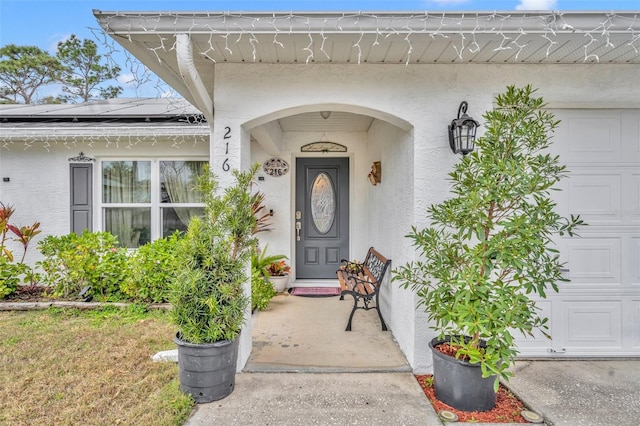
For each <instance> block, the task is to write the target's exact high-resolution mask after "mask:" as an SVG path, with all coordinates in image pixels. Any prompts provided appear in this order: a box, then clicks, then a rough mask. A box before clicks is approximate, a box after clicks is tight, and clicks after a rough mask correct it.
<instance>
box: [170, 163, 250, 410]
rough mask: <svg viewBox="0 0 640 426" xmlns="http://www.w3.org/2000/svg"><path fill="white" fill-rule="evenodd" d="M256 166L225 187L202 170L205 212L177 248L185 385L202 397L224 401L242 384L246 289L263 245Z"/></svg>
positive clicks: (175, 316) (175, 311)
mask: <svg viewBox="0 0 640 426" xmlns="http://www.w3.org/2000/svg"><path fill="white" fill-rule="evenodd" d="M256 171H257V166H254V167H252V168H251V169H250V170H248V171H246V172H239V171H234V176H235V179H236V182H235V184H234V185H232V186H229V187H228V188H225V189H221V188H219V185H218V182H217V180H216V178H215V176H213V175H212V174H211V173H210V172H209V170H208V169H207V170H206V171H205V173H204V174H203V175H202V176H200V178H199V180H198V190H199V191H200V192H201V193H202V195H203V199H204V204H205V208H204V214H203V216H202V217H194V218H192V220H191V221H190V223H189V227H188V229H187V233H186V235H185V238H184V239H183V241H182V245H181V247H180V250H179V251H178V256H179V259H178V260H179V261H178V264H179V265H180V266H179V271H177V274H176V278H175V279H174V280H173V282H172V287H171V294H170V301H171V304H172V310H171V316H172V320H173V321H174V323H175V324H176V325H177V326H178V328H179V331H178V333H177V335H176V338H175V342H176V344H177V345H178V366H179V370H180V386H181V388H182V390H183V391H184V392H185V393H187V394H190V395H192V396H193V398H194V399H195V401H196V402H198V403H203V402H210V401H215V400H218V399H222V398H224V397H226V396H228V395H229V394H230V393H231V392H233V388H234V386H235V374H236V362H237V357H238V341H239V339H238V336H239V334H240V331H241V329H242V326H243V323H244V318H245V312H246V310H247V307H248V304H249V298H248V297H247V296H246V295H245V293H244V288H243V287H244V283H245V282H247V280H248V279H249V278H248V277H247V272H248V271H249V259H250V256H251V253H252V251H253V248H254V246H255V244H256V243H257V240H256V239H255V237H254V230H255V226H256V217H255V215H254V212H253V207H252V206H253V205H254V203H255V197H257V196H259V194H256V193H254V194H252V193H251V192H250V188H251V184H252V181H253V177H254V175H255V173H256Z"/></svg>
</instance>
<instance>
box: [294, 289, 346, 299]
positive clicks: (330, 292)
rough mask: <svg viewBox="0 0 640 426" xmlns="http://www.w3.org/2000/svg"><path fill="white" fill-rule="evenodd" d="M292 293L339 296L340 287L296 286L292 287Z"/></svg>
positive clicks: (306, 295)
mask: <svg viewBox="0 0 640 426" xmlns="http://www.w3.org/2000/svg"><path fill="white" fill-rule="evenodd" d="M291 294H293V295H294V296H305V297H330V296H339V295H340V287H294V288H292V289H291Z"/></svg>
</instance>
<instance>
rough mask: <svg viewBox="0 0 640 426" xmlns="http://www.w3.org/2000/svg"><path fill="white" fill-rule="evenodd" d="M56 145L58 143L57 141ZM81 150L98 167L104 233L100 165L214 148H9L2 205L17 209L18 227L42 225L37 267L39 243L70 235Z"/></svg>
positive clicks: (2, 155) (188, 155) (160, 144)
mask: <svg viewBox="0 0 640 426" xmlns="http://www.w3.org/2000/svg"><path fill="white" fill-rule="evenodd" d="M52 142H53V141H52ZM80 151H82V152H84V154H85V155H87V156H88V157H91V158H95V159H96V161H95V162H94V166H93V205H94V214H93V222H94V230H99V229H101V223H100V218H99V216H98V214H97V213H98V211H97V210H96V206H97V205H98V203H99V202H100V187H99V186H98V182H99V177H100V161H101V160H104V159H109V160H118V159H123V160H126V159H131V158H138V159H141V158H171V159H184V160H187V159H204V160H206V159H207V158H208V156H209V154H208V152H209V147H208V145H206V144H205V143H199V144H195V145H194V144H183V145H181V146H179V147H174V146H172V144H171V141H169V140H164V139H162V138H158V140H157V142H156V143H155V144H154V145H152V144H150V143H139V144H137V145H135V146H126V145H122V144H119V145H116V144H115V143H112V144H110V145H109V146H104V145H103V144H98V143H92V144H91V145H88V144H84V143H76V144H75V145H74V146H70V145H67V146H65V145H63V144H55V143H52V146H50V147H49V149H48V150H46V149H45V148H43V146H42V145H40V143H34V144H33V146H31V147H30V148H29V149H28V150H25V149H24V146H23V145H22V144H20V143H14V144H12V145H10V146H9V148H8V149H3V150H2V151H0V165H1V167H0V169H1V170H2V177H8V178H10V181H9V182H4V181H2V180H1V179H0V188H1V191H0V195H1V198H0V201H2V202H3V203H5V204H11V205H13V206H14V207H15V210H16V212H15V214H14V216H13V217H12V222H14V223H15V224H18V225H30V224H32V223H34V222H36V221H38V222H40V229H41V230H42V233H41V234H40V235H38V236H36V237H35V239H34V241H33V243H32V247H30V249H29V252H28V254H27V259H26V261H27V262H28V263H31V264H33V263H34V262H35V261H37V260H39V259H40V258H41V256H40V255H39V253H38V251H37V249H36V246H37V242H38V241H40V240H42V239H43V238H44V237H45V236H46V235H65V234H68V233H69V232H70V210H69V208H70V202H71V201H70V200H71V196H70V178H69V161H68V159H69V158H70V157H75V156H77V155H78V153H79V152H80Z"/></svg>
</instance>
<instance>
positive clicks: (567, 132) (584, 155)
mask: <svg viewBox="0 0 640 426" xmlns="http://www.w3.org/2000/svg"><path fill="white" fill-rule="evenodd" d="M552 112H553V114H555V116H556V118H557V119H559V120H560V126H559V128H558V130H557V131H556V136H555V138H554V145H553V146H552V147H553V151H554V152H555V153H557V154H559V155H560V156H561V157H562V160H563V161H564V162H567V161H570V162H601V161H603V160H605V161H612V162H614V161H618V160H619V159H620V157H621V154H622V152H621V151H622V150H621V140H620V134H621V132H620V127H621V118H620V115H619V114H616V113H613V112H611V113H607V114H604V115H603V114H602V113H601V112H600V111H581V110H576V111H561V110H560V111H558V110H555V111H552ZM557 140H560V143H556V141H557Z"/></svg>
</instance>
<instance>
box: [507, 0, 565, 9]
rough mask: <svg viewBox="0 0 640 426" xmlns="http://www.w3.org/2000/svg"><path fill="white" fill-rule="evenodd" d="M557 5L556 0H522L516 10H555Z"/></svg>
mask: <svg viewBox="0 0 640 426" xmlns="http://www.w3.org/2000/svg"><path fill="white" fill-rule="evenodd" d="M557 6H558V2H557V1H556V0H520V3H519V4H518V5H517V6H516V10H554V9H556V8H557Z"/></svg>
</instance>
